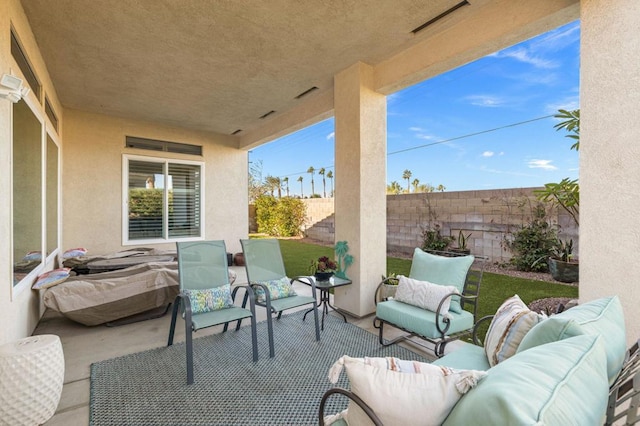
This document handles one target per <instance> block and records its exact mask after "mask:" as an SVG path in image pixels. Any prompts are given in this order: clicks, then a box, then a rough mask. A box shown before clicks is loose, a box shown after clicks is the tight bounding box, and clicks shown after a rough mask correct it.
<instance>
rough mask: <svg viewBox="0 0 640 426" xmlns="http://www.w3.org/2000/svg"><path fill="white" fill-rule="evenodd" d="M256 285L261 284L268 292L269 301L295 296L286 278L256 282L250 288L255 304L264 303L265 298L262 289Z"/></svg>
mask: <svg viewBox="0 0 640 426" xmlns="http://www.w3.org/2000/svg"><path fill="white" fill-rule="evenodd" d="M256 284H262V285H264V286H265V287H267V289H268V290H269V294H270V295H271V300H276V299H282V298H284V297H290V296H296V295H297V293H296V291H295V290H294V289H293V286H292V285H291V281H290V280H289V278H287V277H282V278H280V279H279V280H269V281H256V282H252V283H251V287H252V288H253V291H254V293H255V295H256V302H258V303H265V302H266V301H267V297H266V296H265V293H264V288H262V287H260V286H259V285H256Z"/></svg>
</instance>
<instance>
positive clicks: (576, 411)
mask: <svg viewBox="0 0 640 426" xmlns="http://www.w3.org/2000/svg"><path fill="white" fill-rule="evenodd" d="M514 297H517V296H514ZM512 299H513V298H512ZM518 300H519V299H518ZM510 302H511V303H513V302H514V301H512V300H510V301H506V302H505V304H503V307H504V306H505V305H506V304H508V303H510ZM501 308H502V307H501ZM505 311H510V312H506V313H505V312H502V315H504V317H503V318H496V317H497V316H498V315H501V310H498V312H497V313H496V316H495V317H494V318H492V319H491V321H492V327H493V328H496V329H498V330H494V331H493V332H492V331H491V328H492V327H490V329H489V332H487V338H485V342H484V346H479V345H473V344H470V343H464V344H462V345H461V346H462V347H461V348H459V349H456V350H454V351H452V352H450V353H448V354H446V355H445V356H443V357H441V358H439V359H438V360H436V361H435V362H433V363H432V364H430V366H431V367H430V368H433V367H434V366H435V367H441V368H442V369H443V371H446V372H448V373H445V374H442V373H441V376H448V375H452V374H459V373H458V372H459V371H460V370H463V371H468V370H471V371H474V372H477V373H476V375H475V376H473V377H477V378H478V380H477V383H476V382H474V383H470V386H467V387H466V388H465V389H464V391H465V392H466V393H464V394H461V393H462V392H451V393H450V394H451V397H450V398H449V396H446V397H443V398H429V399H427V397H425V399H424V401H423V402H422V403H417V404H416V403H415V402H414V403H413V405H414V408H413V409H412V408H411V407H404V408H403V407H402V404H403V398H405V397H404V396H403V395H406V398H411V397H412V395H415V394H416V393H422V394H425V395H426V394H427V392H426V391H425V390H428V389H430V388H432V387H433V386H441V385H442V383H443V382H444V381H446V380H447V377H438V378H437V380H436V382H438V384H436V383H435V382H434V381H431V382H428V383H427V382H420V383H419V384H418V385H416V387H415V388H413V389H411V388H407V387H408V386H411V384H412V383H411V382H408V381H407V380H409V376H418V375H417V374H398V373H396V372H393V373H395V374H393V375H390V373H389V372H388V371H379V370H380V369H375V368H369V369H368V370H366V371H364V372H363V371H362V370H356V369H354V370H353V371H352V372H351V373H350V371H349V368H348V365H345V367H347V368H346V370H347V374H348V375H349V382H350V387H351V391H353V394H355V396H353V394H352V395H347V396H353V398H351V399H350V402H349V407H348V409H347V410H346V412H343V413H340V414H339V415H337V416H336V415H332V416H328V417H326V418H325V420H326V421H327V424H333V425H339V424H347V423H346V422H348V421H349V417H350V413H351V412H352V410H355V411H357V413H356V414H357V415H358V416H360V415H362V414H363V413H367V414H368V415H369V417H371V418H373V419H375V420H374V421H372V422H371V423H369V424H434V423H430V422H429V421H427V420H426V417H425V416H428V415H431V413H433V412H434V411H437V410H440V412H441V417H440V418H441V419H442V421H438V422H436V423H435V424H439V423H442V424H444V425H467V424H474V425H497V424H518V425H525V424H527V425H601V424H611V422H612V421H613V418H614V411H615V409H616V400H618V401H620V400H619V398H618V390H620V389H621V385H622V387H629V386H630V387H631V389H632V390H633V389H634V388H635V390H634V392H631V395H633V394H635V396H634V398H635V412H636V413H637V411H638V408H637V406H638V398H639V397H640V395H638V392H639V391H638V389H637V388H638V387H640V375H639V373H638V372H637V370H638V364H639V361H638V354H637V345H635V346H634V348H633V349H634V351H635V355H634V357H633V359H631V360H629V359H628V358H629V356H628V353H627V351H626V335H625V325H624V315H623V312H622V306H621V304H620V300H619V299H618V297H617V296H613V297H606V298H602V299H597V300H593V301H590V302H587V303H584V304H581V305H578V306H576V307H573V308H571V309H568V310H566V311H564V312H562V313H560V314H557V315H552V316H550V317H549V318H542V317H539V319H537V320H535V319H534V321H533V323H532V322H531V321H529V320H525V319H524V318H525V317H528V318H529V319H531V318H534V317H535V315H537V314H534V315H533V316H532V315H531V314H530V313H527V312H526V309H521V310H519V311H518V310H517V309H516V310H515V311H514V310H513V309H511V310H510V309H505ZM516 311H517V312H516ZM519 328H521V329H520V330H519ZM490 333H494V334H495V333H497V334H498V336H497V339H495V337H496V336H495V335H494V336H490ZM492 340H493V342H494V343H491V341H492ZM495 342H499V343H498V344H495ZM509 352H510V353H509ZM630 352H631V351H630ZM500 358H502V359H500ZM365 360H366V359H365ZM395 362H399V361H398V360H396V361H395ZM388 363H392V364H393V363H394V361H393V360H391V361H388ZM623 367H624V369H623ZM621 370H622V373H621ZM396 371H400V370H396ZM424 373H425V374H426V371H425V372H424ZM382 374H387V376H384V377H386V379H385V380H388V381H389V382H390V381H391V379H389V378H392V379H393V380H403V381H404V382H403V383H402V386H400V387H399V386H397V385H398V383H385V382H384V381H382V382H381V381H378V382H375V377H374V376H378V377H382V376H381V375H382ZM477 374H480V376H478V375H477ZM482 376H484V377H482ZM467 377H469V376H467ZM634 377H635V381H634V380H633V379H634ZM365 383H366V384H369V385H370V384H371V383H377V385H378V387H376V388H373V389H367V385H366V384H365ZM458 383H459V382H458ZM630 383H632V385H630ZM337 389H339V388H334V390H330V391H328V392H327V393H326V394H325V395H324V396H323V399H322V401H321V408H320V418H321V422H320V424H324V423H323V420H322V419H323V417H324V412H323V410H324V407H325V404H326V400H327V398H328V397H329V396H330V395H332V394H334V393H343V392H342V391H336V390H337ZM385 392H388V393H389V394H388V395H385ZM349 393H350V392H349V391H347V393H346V394H349ZM343 394H345V393H343ZM442 395H449V394H448V393H446V392H445V391H443V392H442ZM610 395H611V396H610ZM381 398H382V400H384V399H386V401H387V402H386V403H381V402H380V401H381ZM354 399H356V400H358V402H359V403H360V405H361V406H363V407H365V409H364V411H362V409H361V408H360V405H358V404H357V403H356V402H354ZM376 401H377V402H376ZM447 404H448V405H447ZM631 404H632V406H633V405H634V402H633V401H632V402H631ZM367 410H370V411H367ZM403 416H405V417H403ZM350 423H351V424H355V422H353V423H352V422H350ZM630 424H632V423H630Z"/></svg>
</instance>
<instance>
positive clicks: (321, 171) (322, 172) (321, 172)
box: [318, 167, 327, 198]
mask: <svg viewBox="0 0 640 426" xmlns="http://www.w3.org/2000/svg"><path fill="white" fill-rule="evenodd" d="M324 173H325V170H324V167H321V168H320V170H318V174H319V175H321V176H322V197H323V198H327V181H326V180H325V179H324Z"/></svg>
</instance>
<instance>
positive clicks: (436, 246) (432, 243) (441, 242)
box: [422, 224, 453, 252]
mask: <svg viewBox="0 0 640 426" xmlns="http://www.w3.org/2000/svg"><path fill="white" fill-rule="evenodd" d="M451 241H453V238H451V237H445V236H444V235H442V234H441V233H440V225H438V224H435V225H433V227H429V228H427V229H425V230H423V231H422V250H424V251H427V252H428V251H434V250H435V251H443V250H446V249H447V247H449V244H451Z"/></svg>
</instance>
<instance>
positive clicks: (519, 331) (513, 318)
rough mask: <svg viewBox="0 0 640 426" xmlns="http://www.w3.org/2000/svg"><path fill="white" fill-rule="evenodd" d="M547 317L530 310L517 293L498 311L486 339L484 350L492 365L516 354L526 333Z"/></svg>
mask: <svg viewBox="0 0 640 426" xmlns="http://www.w3.org/2000/svg"><path fill="white" fill-rule="evenodd" d="M544 318H545V316H544V315H542V314H538V313H537V312H533V311H532V310H530V309H529V308H528V307H527V305H526V304H525V303H524V302H523V301H522V300H521V299H520V297H519V296H518V295H517V294H516V295H514V296H512V297H510V298H508V299H507V300H505V301H504V302H503V303H502V305H500V307H499V308H498V310H497V311H496V314H495V316H494V317H493V319H492V320H491V325H489V330H488V331H487V335H486V337H485V339H484V351H485V353H486V355H487V360H488V361H489V365H490V366H492V367H493V366H495V365H496V364H498V363H499V362H502V361H504V360H505V359H508V358H510V357H512V356H513V355H515V354H516V351H517V350H518V346H519V345H520V342H521V341H522V339H523V338H524V336H525V334H527V332H529V330H531V329H532V328H533V326H534V325H536V324H538V323H539V322H540V321H542V320H543V319H544Z"/></svg>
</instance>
